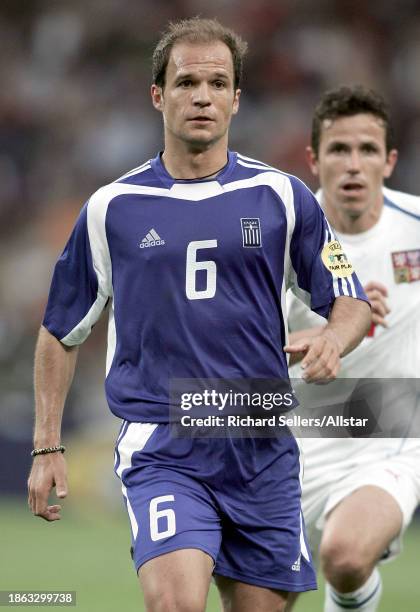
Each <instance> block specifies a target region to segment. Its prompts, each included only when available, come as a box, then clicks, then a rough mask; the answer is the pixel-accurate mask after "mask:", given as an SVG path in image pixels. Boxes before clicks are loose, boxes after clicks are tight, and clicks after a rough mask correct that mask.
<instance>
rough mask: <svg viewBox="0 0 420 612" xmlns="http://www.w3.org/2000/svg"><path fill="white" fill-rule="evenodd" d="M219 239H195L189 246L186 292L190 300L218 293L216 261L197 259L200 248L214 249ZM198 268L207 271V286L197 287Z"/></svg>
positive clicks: (209, 296)
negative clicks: (203, 287)
mask: <svg viewBox="0 0 420 612" xmlns="http://www.w3.org/2000/svg"><path fill="white" fill-rule="evenodd" d="M215 247H217V240H194V241H193V242H190V243H189V245H188V248H187V268H186V275H185V293H186V294H187V298H188V299H189V300H205V299H208V298H212V297H214V296H215V294H216V273H217V267H216V263H215V262H214V261H197V251H198V250H199V249H213V248H215ZM198 270H205V271H206V272H207V278H206V288H205V289H196V273H197V272H198Z"/></svg>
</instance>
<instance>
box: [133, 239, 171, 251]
mask: <svg viewBox="0 0 420 612" xmlns="http://www.w3.org/2000/svg"><path fill="white" fill-rule="evenodd" d="M163 244H165V241H164V240H152V241H151V242H140V244H139V247H140V248H141V249H146V248H149V247H153V246H160V245H163Z"/></svg>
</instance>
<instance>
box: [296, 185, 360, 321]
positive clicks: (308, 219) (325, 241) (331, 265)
mask: <svg viewBox="0 0 420 612" xmlns="http://www.w3.org/2000/svg"><path fill="white" fill-rule="evenodd" d="M291 182H292V188H293V196H294V208H295V227H294V230H293V234H292V239H291V242H290V260H291V264H292V269H291V274H290V278H289V286H290V287H291V289H292V291H293V292H294V294H295V295H296V296H297V297H298V298H300V299H301V300H302V301H303V302H304V303H305V304H306V305H307V306H309V307H310V308H311V310H313V311H314V312H316V313H317V314H319V315H321V316H322V317H325V318H328V316H329V313H330V310H331V308H332V305H333V303H334V300H335V298H337V297H339V296H349V297H353V298H357V299H361V300H365V301H367V298H366V295H365V293H364V291H363V288H362V286H361V284H360V281H359V279H358V278H357V276H356V274H355V272H354V270H353V267H352V265H351V263H350V262H349V261H348V258H347V256H346V255H345V253H343V252H342V250H341V246H340V244H339V242H338V241H337V239H336V237H335V236H334V234H333V232H332V230H331V227H330V226H329V224H328V221H327V220H326V218H325V215H324V213H323V211H322V209H321V207H320V205H319V203H318V202H317V200H316V198H315V196H314V195H313V193H312V192H311V191H310V190H309V189H308V188H307V187H306V186H305V185H304V184H303V183H302V182H301V181H299V179H297V178H295V177H292V178H291ZM334 249H336V250H335V251H334Z"/></svg>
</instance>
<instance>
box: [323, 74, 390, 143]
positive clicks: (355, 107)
mask: <svg viewBox="0 0 420 612" xmlns="http://www.w3.org/2000/svg"><path fill="white" fill-rule="evenodd" d="M360 113H369V114H371V115H375V117H378V118H379V119H381V120H382V121H383V124H384V128H385V146H386V150H387V153H388V152H389V151H390V150H391V149H392V148H393V133H392V128H391V125H390V114H389V110H388V105H387V103H386V102H385V100H384V99H383V97H382V96H381V95H380V94H379V93H377V92H376V91H374V90H373V89H367V88H365V87H363V86H362V85H353V86H344V85H343V86H341V87H337V88H336V89H331V90H330V91H327V92H325V93H324V95H323V96H322V97H321V99H320V101H319V102H318V104H317V106H316V108H315V112H314V116H313V119H312V133H311V146H312V150H313V151H314V153H315V155H318V152H319V143H320V141H321V133H322V123H323V121H325V119H332V120H334V119H338V118H339V117H351V116H353V115H358V114H360Z"/></svg>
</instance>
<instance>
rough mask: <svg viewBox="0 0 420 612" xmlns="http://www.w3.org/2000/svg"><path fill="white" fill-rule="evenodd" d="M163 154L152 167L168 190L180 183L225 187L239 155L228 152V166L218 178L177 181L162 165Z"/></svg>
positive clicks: (157, 156)
mask: <svg viewBox="0 0 420 612" xmlns="http://www.w3.org/2000/svg"><path fill="white" fill-rule="evenodd" d="M162 153H163V151H159V153H158V154H157V155H156V157H155V158H154V159H152V160H151V162H150V163H151V166H152V169H153V171H154V172H155V173H156V175H157V177H158V179H159V180H160V181H161V182H162V183H163V184H164V186H165V187H166V188H168V189H170V188H171V187H172V186H173V185H174V184H175V183H179V184H186V183H187V184H191V183H209V182H213V181H217V182H218V183H220V185H224V184H225V183H227V180H228V178H229V177H230V175H231V174H232V172H233V170H234V168H235V165H236V158H237V153H235V152H234V151H229V150H228V152H227V154H228V162H227V164H226V166H225V167H224V168H223V170H221V171H220V172H219V174H218V175H217V176H214V177H213V178H207V179H177V180H175V179H174V178H172V176H171V175H170V174H169V172H168V171H167V170H166V168H165V166H164V164H163V163H162Z"/></svg>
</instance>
